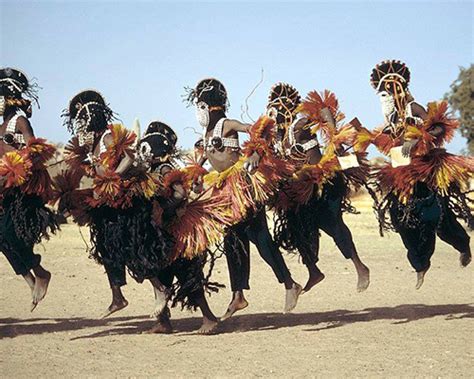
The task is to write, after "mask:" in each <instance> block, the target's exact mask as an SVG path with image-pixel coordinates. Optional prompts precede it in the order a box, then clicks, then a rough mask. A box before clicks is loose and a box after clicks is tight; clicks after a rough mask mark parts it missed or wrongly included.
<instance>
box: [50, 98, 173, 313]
mask: <svg viewBox="0 0 474 379" xmlns="http://www.w3.org/2000/svg"><path fill="white" fill-rule="evenodd" d="M65 116H66V125H67V127H68V129H69V130H70V131H71V132H72V133H73V134H74V135H75V137H74V138H73V139H72V141H71V144H70V145H69V146H68V147H67V148H66V150H67V155H66V162H67V163H68V165H69V167H70V169H71V170H73V171H74V170H75V171H76V172H77V173H74V172H73V173H69V174H67V176H69V178H70V179H71V180H70V182H72V184H69V189H70V188H73V187H74V186H77V185H78V184H79V180H80V178H81V177H82V175H87V176H89V177H90V178H92V179H93V185H92V188H89V189H84V190H81V191H70V190H68V184H66V185H61V182H65V183H67V182H68V180H64V179H63V180H57V183H58V187H62V188H61V189H60V192H61V195H60V197H61V198H62V202H60V208H61V209H67V210H68V211H69V212H70V213H72V214H73V216H74V218H75V220H76V221H77V222H78V223H80V224H88V225H89V226H90V232H91V240H92V244H93V248H92V251H91V256H92V257H93V258H94V259H95V260H96V261H97V262H98V263H100V264H103V265H104V268H105V271H106V273H107V277H108V279H109V284H110V288H111V290H112V303H111V304H110V306H109V307H108V308H107V309H106V311H105V312H104V313H103V314H102V317H107V316H109V315H111V314H112V313H114V312H117V311H119V310H121V309H123V308H125V307H126V306H127V305H128V301H127V300H126V299H125V297H124V296H123V293H122V290H121V287H122V286H123V285H125V284H126V277H125V268H126V267H127V268H128V272H129V273H130V274H131V276H132V277H133V278H134V279H136V280H137V281H138V282H142V281H143V280H145V279H149V280H150V281H151V282H152V284H153V285H154V286H155V287H158V288H159V287H160V286H161V283H159V281H158V280H157V279H156V272H158V271H159V270H160V269H161V268H163V267H166V266H167V265H168V264H169V254H170V253H171V246H172V245H171V243H169V242H168V241H169V239H168V238H166V237H165V236H164V235H163V234H164V233H163V232H162V231H161V230H160V228H154V227H153V225H152V203H151V197H152V196H153V195H154V194H155V192H156V190H157V185H156V183H155V181H154V180H153V178H152V177H151V176H150V175H149V174H147V173H146V172H145V170H143V169H141V168H140V167H138V166H136V165H135V166H134V165H133V163H134V160H135V144H136V136H135V135H134V133H131V132H128V131H127V130H126V129H125V128H124V127H123V126H122V125H120V124H112V125H110V122H111V120H112V119H113V111H112V110H111V109H110V107H109V106H108V105H107V104H106V102H105V100H104V98H103V96H102V95H101V94H100V93H98V92H97V91H93V90H87V91H82V92H80V93H79V94H77V95H76V96H74V97H73V98H72V100H71V101H70V104H69V108H68V111H67V113H66V114H65ZM63 178H64V176H63ZM68 192H69V194H68V196H66V195H65V194H66V193H68ZM157 300H158V299H157ZM164 305H165V303H164V302H163V301H162V302H161V308H160V306H159V305H158V304H157V305H156V306H157V307H159V310H158V312H159V311H161V309H162V307H163V306H164Z"/></svg>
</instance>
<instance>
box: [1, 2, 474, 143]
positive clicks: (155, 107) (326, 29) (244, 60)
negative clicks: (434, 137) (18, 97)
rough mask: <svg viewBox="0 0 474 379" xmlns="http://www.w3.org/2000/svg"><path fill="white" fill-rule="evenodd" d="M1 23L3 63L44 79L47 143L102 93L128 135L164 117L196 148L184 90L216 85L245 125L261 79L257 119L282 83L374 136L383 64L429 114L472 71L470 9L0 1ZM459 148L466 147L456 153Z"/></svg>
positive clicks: (36, 119) (42, 130)
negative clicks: (76, 103) (326, 92)
mask: <svg viewBox="0 0 474 379" xmlns="http://www.w3.org/2000/svg"><path fill="white" fill-rule="evenodd" d="M0 17H1V18H0V20H1V24H0V25H1V26H0V34H1V37H0V38H1V40H0V63H1V65H2V66H12V67H18V68H21V69H22V70H24V71H25V72H26V73H27V74H28V75H29V76H30V77H36V78H37V79H38V83H39V85H40V86H41V87H42V90H41V92H40V104H41V109H39V110H38V109H35V112H34V114H33V118H32V123H33V126H34V127H35V130H36V134H37V135H39V136H44V137H46V138H48V139H50V140H52V141H66V140H67V139H68V138H69V135H68V133H67V131H66V129H65V128H64V127H63V126H62V120H61V118H60V114H61V111H62V110H63V109H64V108H65V107H66V106H67V104H68V101H69V99H70V98H71V97H72V96H73V95H74V94H76V93H77V92H79V91H80V90H82V89H85V88H95V89H98V90H99V91H100V92H102V93H103V94H104V96H105V98H106V100H107V101H108V102H109V103H110V105H111V107H112V109H114V110H115V111H116V112H117V113H119V115H120V118H121V120H122V121H123V122H124V124H125V125H126V126H131V124H132V121H133V119H134V118H135V117H138V118H139V119H140V122H141V124H142V129H144V127H145V126H146V125H147V124H148V123H149V122H150V121H152V120H155V119H159V120H162V121H164V122H167V123H168V124H170V125H171V126H172V127H173V128H175V130H176V131H177V133H178V136H179V142H180V144H181V145H182V146H184V147H189V146H192V144H193V142H194V140H195V139H196V135H195V134H194V133H193V131H191V130H190V129H186V128H187V127H194V128H195V129H196V130H197V129H198V126H197V122H196V121H195V117H194V110H193V109H192V108H186V106H185V104H184V103H183V102H182V95H183V94H184V89H183V87H185V86H193V85H195V84H196V82H197V81H198V80H199V79H201V78H203V77H209V76H213V77H216V78H219V79H220V80H222V81H223V83H224V84H225V85H226V87H227V90H228V92H229V96H230V103H231V108H230V110H229V117H233V118H240V117H241V106H242V105H243V104H244V101H245V98H246V97H247V96H248V94H249V93H250V91H251V90H252V88H253V87H254V86H255V84H256V83H257V82H258V81H259V79H260V75H261V70H262V69H263V70H264V82H263V83H262V85H260V87H258V89H257V90H256V92H255V93H254V95H253V96H252V97H251V98H250V100H249V113H250V115H251V116H252V117H253V118H256V117H258V115H259V114H260V113H262V112H263V110H264V107H265V103H266V97H267V93H268V90H269V88H270V87H271V85H272V84H273V83H274V82H277V81H287V82H289V83H292V84H293V85H294V86H295V87H296V88H298V89H299V91H300V92H301V93H302V94H306V93H307V92H308V91H310V90H313V89H317V90H323V89H325V88H328V89H331V90H332V91H334V92H335V93H336V95H337V96H338V98H339V100H340V104H341V109H342V111H343V112H344V113H345V114H346V115H347V117H348V119H351V118H352V117H354V116H357V117H359V119H360V120H361V122H362V123H363V124H364V125H365V126H366V127H368V128H373V127H375V126H377V125H379V124H380V123H381V121H382V115H381V111H380V105H379V100H378V98H377V96H376V95H375V93H374V91H373V89H372V88H371V86H370V85H369V75H370V72H371V70H372V68H373V66H374V65H375V64H376V63H378V62H379V61H381V60H383V59H387V58H396V59H401V60H402V61H405V62H406V63H407V64H408V66H409V68H410V70H411V73H412V81H411V91H412V93H413V95H414V96H415V98H416V99H417V101H419V102H420V103H422V104H426V103H427V102H428V101H432V100H436V99H440V98H441V97H442V96H443V94H444V93H445V92H446V91H447V90H448V89H449V85H450V84H451V82H452V81H453V80H454V79H455V78H456V77H457V75H458V72H459V66H465V67H467V66H469V65H470V64H471V63H472V62H473V51H472V47H473V45H474V44H473V30H472V25H473V3H472V2H330V3H329V2H302V3H298V2H291V3H280V2H278V3H277V2H245V3H244V2H239V3H237V2H220V3H209V2H199V3H197V2H192V3H187V2H173V3H171V2H105V1H95V2H72V1H69V2H59V1H58V2H46V1H35V2H26V1H14V2H9V1H1V3H0ZM463 147H464V140H463V139H461V138H460V137H458V138H456V140H455V142H454V143H453V144H452V145H451V149H452V150H453V151H456V152H457V151H459V150H461V149H462V148H463Z"/></svg>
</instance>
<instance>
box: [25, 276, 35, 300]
mask: <svg viewBox="0 0 474 379" xmlns="http://www.w3.org/2000/svg"><path fill="white" fill-rule="evenodd" d="M23 279H25V282H26V284H28V287H30V290H31V297H32V298H33V291H34V290H35V281H36V280H35V276H34V275H33V274H32V273H31V272H28V274H26V275H23Z"/></svg>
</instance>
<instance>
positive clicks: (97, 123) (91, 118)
mask: <svg viewBox="0 0 474 379" xmlns="http://www.w3.org/2000/svg"><path fill="white" fill-rule="evenodd" d="M63 117H65V121H64V123H65V125H66V126H67V128H68V130H69V131H70V132H71V133H72V134H78V133H81V132H82V133H84V132H97V131H101V130H105V129H106V128H107V125H109V124H110V122H111V121H112V120H113V119H114V112H113V111H112V109H110V107H109V105H108V104H107V103H106V102H105V99H104V97H103V96H102V95H101V94H100V93H99V92H97V91H95V90H85V91H81V92H79V93H78V94H77V95H75V96H74V97H73V98H72V99H71V101H70V102H69V107H68V109H67V110H65V111H64V112H63Z"/></svg>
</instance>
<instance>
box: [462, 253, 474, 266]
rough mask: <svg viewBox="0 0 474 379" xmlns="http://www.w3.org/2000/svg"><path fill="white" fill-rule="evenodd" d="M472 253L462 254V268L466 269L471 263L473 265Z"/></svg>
mask: <svg viewBox="0 0 474 379" xmlns="http://www.w3.org/2000/svg"><path fill="white" fill-rule="evenodd" d="M471 259H472V258H471V252H470V251H468V252H467V253H462V254H461V256H460V257H459V262H460V263H461V267H466V266H467V265H468V264H469V263H471Z"/></svg>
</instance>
